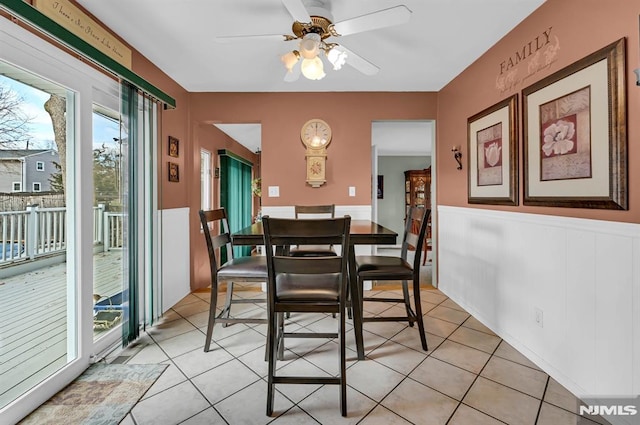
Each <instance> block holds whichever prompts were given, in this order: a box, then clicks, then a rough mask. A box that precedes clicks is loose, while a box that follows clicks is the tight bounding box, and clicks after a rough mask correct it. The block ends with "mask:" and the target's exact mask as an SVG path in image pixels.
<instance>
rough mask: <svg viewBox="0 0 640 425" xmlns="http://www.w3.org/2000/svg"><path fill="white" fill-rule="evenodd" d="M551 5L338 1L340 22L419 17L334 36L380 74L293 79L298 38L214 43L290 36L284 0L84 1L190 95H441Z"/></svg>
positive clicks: (523, 0)
mask: <svg viewBox="0 0 640 425" xmlns="http://www.w3.org/2000/svg"><path fill="white" fill-rule="evenodd" d="M543 2H544V0H330V1H327V6H328V8H329V9H330V10H331V12H332V14H333V17H334V20H335V21H336V22H339V21H343V20H345V19H349V18H352V17H356V16H360V15H363V14H367V13H370V12H374V11H377V10H380V9H386V8H389V7H392V6H396V5H398V4H404V5H405V6H406V7H408V8H409V9H410V10H411V11H412V12H413V13H412V15H411V18H410V20H409V22H408V23H406V24H401V25H397V26H393V27H389V28H382V29H376V30H373V31H367V32H363V33H359V34H352V35H347V36H344V37H330V38H329V39H328V41H332V42H333V41H335V42H338V43H340V44H343V45H344V46H346V47H347V48H349V49H350V50H351V51H353V52H355V53H356V54H358V55H360V56H362V57H363V58H365V59H367V60H369V61H370V62H372V63H374V64H375V65H377V66H378V67H379V68H380V72H379V73H378V74H377V75H374V76H365V75H363V74H361V73H360V72H358V71H356V70H355V69H354V68H351V67H349V66H345V67H343V68H342V69H341V70H339V71H333V70H327V76H326V77H325V78H324V79H323V80H320V81H310V80H307V79H305V78H304V77H301V78H299V79H298V80H297V81H295V82H291V83H288V82H285V81H283V77H284V75H285V68H284V66H283V64H282V62H281V61H280V56H281V55H283V54H284V53H286V52H288V51H290V50H293V49H294V48H296V41H289V42H285V41H279V40H275V41H274V40H261V41H255V40H254V41H250V42H236V43H218V42H216V41H215V37H216V36H225V35H244V34H292V32H291V25H292V23H293V18H292V17H291V15H290V14H289V13H288V11H287V9H286V8H285V7H284V5H283V4H282V0H181V1H175V0H135V1H131V0H109V1H99V0H78V3H80V4H81V5H82V6H83V7H85V8H86V9H87V10H88V11H89V12H91V13H92V14H94V15H95V16H96V17H97V18H98V19H100V20H101V21H102V22H104V23H105V24H106V25H107V26H109V27H110V28H111V29H113V30H114V31H115V32H116V33H117V34H119V35H120V36H121V37H123V38H124V39H125V40H127V42H129V43H130V44H131V45H132V46H133V47H134V48H136V49H137V50H138V51H140V52H141V53H142V54H143V55H144V56H146V57H147V58H148V59H149V60H151V61H152V62H153V63H154V64H156V65H157V66H158V67H159V68H160V69H162V70H163V71H164V72H165V73H167V74H168V75H169V76H170V77H171V78H173V79H174V80H175V81H177V82H178V83H179V84H180V85H181V86H182V87H184V88H185V89H186V90H188V91H191V92H271V91H276V92H284V91H296V92H298V91H437V90H440V89H441V88H442V87H443V86H444V85H446V84H447V83H448V82H449V81H451V80H452V79H453V78H454V77H455V76H456V75H458V74H460V73H461V72H462V71H463V70H464V69H465V68H466V67H467V66H469V65H470V64H471V63H472V62H473V61H475V60H476V59H477V58H478V57H479V56H481V55H482V54H483V53H484V52H485V51H486V50H487V49H488V48H489V47H491V46H492V45H494V44H495V43H496V42H497V41H498V40H499V39H500V38H502V37H503V36H504V35H505V34H506V33H507V32H509V31H510V30H511V29H512V28H513V27H515V26H516V25H517V24H518V23H519V22H520V21H522V19H524V18H525V17H526V16H528V15H529V14H530V13H531V12H532V11H533V10H535V9H536V8H537V7H538V6H540V5H541V4H542V3H543ZM325 68H326V69H328V68H330V67H329V66H328V65H326V66H325Z"/></svg>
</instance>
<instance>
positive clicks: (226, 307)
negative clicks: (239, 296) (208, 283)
mask: <svg viewBox="0 0 640 425" xmlns="http://www.w3.org/2000/svg"><path fill="white" fill-rule="evenodd" d="M232 299H233V281H229V282H227V297H226V300H225V303H224V312H225V315H224V317H226V318H227V319H228V318H229V315H230V314H231V300H232ZM222 326H224V327H225V328H226V327H227V326H229V323H228V322H226V323H224V324H223V325H222Z"/></svg>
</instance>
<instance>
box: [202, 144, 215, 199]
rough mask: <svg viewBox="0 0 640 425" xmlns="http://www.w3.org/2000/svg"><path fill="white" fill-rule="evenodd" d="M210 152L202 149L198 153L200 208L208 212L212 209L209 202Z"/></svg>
mask: <svg viewBox="0 0 640 425" xmlns="http://www.w3.org/2000/svg"><path fill="white" fill-rule="evenodd" d="M212 177H213V176H212V175H211V152H209V151H206V150H204V149H202V150H201V151H200V188H201V191H202V192H201V193H200V199H201V203H200V206H201V207H202V209H203V210H210V209H211V208H213V203H212V202H211V198H212V196H211V194H212V184H211V179H212Z"/></svg>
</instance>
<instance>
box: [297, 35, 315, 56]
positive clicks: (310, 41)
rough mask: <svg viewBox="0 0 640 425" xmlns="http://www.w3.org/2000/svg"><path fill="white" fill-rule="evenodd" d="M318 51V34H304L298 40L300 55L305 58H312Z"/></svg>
mask: <svg viewBox="0 0 640 425" xmlns="http://www.w3.org/2000/svg"><path fill="white" fill-rule="evenodd" d="M319 51H320V36H319V35H318V34H315V33H309V34H305V35H304V38H303V39H302V40H301V41H300V55H301V56H302V57H303V58H305V59H313V58H315V57H316V56H318V52H319Z"/></svg>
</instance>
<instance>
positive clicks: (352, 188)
mask: <svg viewBox="0 0 640 425" xmlns="http://www.w3.org/2000/svg"><path fill="white" fill-rule="evenodd" d="M349 196H356V187H355V186H349Z"/></svg>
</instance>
